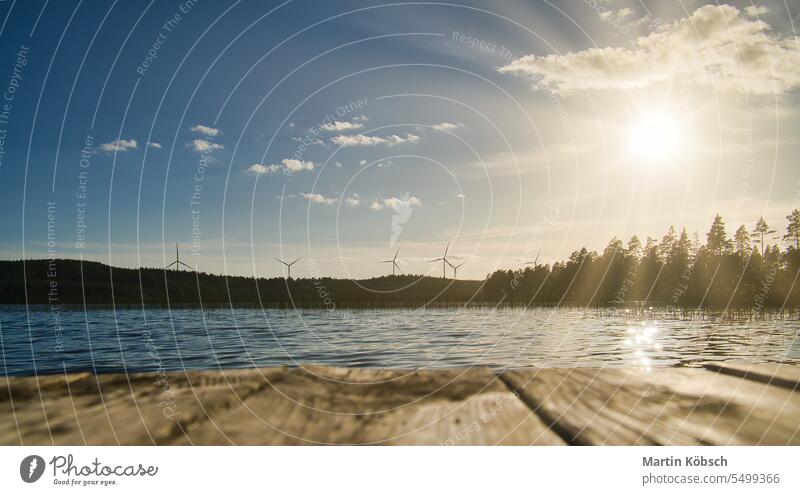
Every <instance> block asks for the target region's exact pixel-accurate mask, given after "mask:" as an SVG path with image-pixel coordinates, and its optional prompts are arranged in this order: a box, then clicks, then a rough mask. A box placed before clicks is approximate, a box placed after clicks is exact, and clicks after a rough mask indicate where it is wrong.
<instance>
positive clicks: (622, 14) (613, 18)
mask: <svg viewBox="0 0 800 495" xmlns="http://www.w3.org/2000/svg"><path fill="white" fill-rule="evenodd" d="M633 13H634V11H633V9H631V8H628V7H624V8H621V9H619V10H617V11H613V10H603V11H602V12H600V19H602V20H604V21H606V22H611V23H614V24H619V23H620V22H621V21H623V20H624V19H627V18H628V17H630V16H632V15H633Z"/></svg>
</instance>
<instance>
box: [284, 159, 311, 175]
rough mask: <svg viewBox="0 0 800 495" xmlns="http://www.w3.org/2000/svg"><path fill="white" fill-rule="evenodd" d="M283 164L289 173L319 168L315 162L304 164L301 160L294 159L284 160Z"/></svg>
mask: <svg viewBox="0 0 800 495" xmlns="http://www.w3.org/2000/svg"><path fill="white" fill-rule="evenodd" d="M281 163H282V164H283V166H284V167H285V168H286V170H287V171H289V172H300V171H302V170H314V167H316V166H317V164H316V163H314V162H304V161H301V160H295V159H294V158H284V159H283V160H281Z"/></svg>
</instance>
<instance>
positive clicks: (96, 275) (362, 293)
mask: <svg viewBox="0 0 800 495" xmlns="http://www.w3.org/2000/svg"><path fill="white" fill-rule="evenodd" d="M787 220H788V224H787V226H786V228H785V230H784V231H782V232H780V233H779V232H778V231H777V230H776V229H773V228H772V227H771V226H770V225H768V224H767V222H766V221H765V220H764V219H763V218H759V219H758V220H757V221H756V222H755V223H754V224H753V225H752V226H750V227H748V226H746V225H741V226H739V227H738V228H737V229H736V230H735V231H734V233H733V235H732V236H729V234H728V232H727V228H726V225H725V221H724V220H723V218H722V217H721V216H719V215H717V216H716V217H715V218H714V220H713V222H712V224H711V226H710V228H709V230H708V232H707V233H706V234H705V236H704V238H703V239H701V237H700V235H699V234H692V235H690V234H689V233H688V232H687V231H686V229H681V230H680V231H678V230H677V229H676V228H674V227H670V228H669V230H668V231H667V233H666V234H665V235H664V236H663V237H662V238H661V239H656V238H651V237H648V238H647V239H645V240H644V241H642V240H641V239H640V238H639V237H637V236H633V237H632V238H630V239H629V240H628V241H627V242H623V241H621V240H619V239H616V238H614V239H612V240H611V241H610V242H609V243H608V246H606V248H605V249H604V250H603V252H602V253H597V252H595V251H589V250H587V249H586V248H581V249H580V250H577V251H575V252H573V253H572V254H571V255H570V256H569V259H567V260H564V261H559V262H556V263H553V264H552V265H550V264H535V265H533V266H525V267H524V268H518V269H508V270H498V271H495V272H494V273H491V274H490V275H488V276H487V277H486V278H485V279H484V280H452V279H445V278H436V277H427V276H419V275H397V276H394V275H392V276H382V277H375V278H371V279H365V280H351V279H334V278H326V277H323V278H303V279H288V280H287V279H283V278H270V279H264V278H259V279H254V278H253V277H242V276H223V275H215V274H209V273H197V272H191V271H175V270H164V269H163V268H141V269H133V268H117V267H110V266H107V265H104V264H102V263H98V262H87V261H83V262H80V261H77V260H68V259H56V260H47V259H44V260H27V261H26V262H25V263H24V264H23V262H22V261H19V260H17V261H0V274H1V275H0V303H2V304H68V305H111V304H115V305H209V306H211V305H239V306H266V307H292V306H294V307H307V308H327V309H331V310H333V309H337V308H355V307H422V306H425V305H464V304H488V305H495V304H509V305H529V304H536V305H565V306H597V307H630V306H642V305H646V306H659V307H672V308H690V309H715V310H724V309H729V308H738V309H749V310H752V311H763V310H766V309H775V308H798V307H800V289H798V288H797V287H796V285H797V278H798V274H800V210H798V209H795V210H794V211H792V212H791V213H790V214H789V215H788V216H787ZM776 240H779V241H781V242H782V243H783V244H784V245H785V246H786V247H785V249H781V246H780V245H779V244H778V243H776V242H774V241H776Z"/></svg>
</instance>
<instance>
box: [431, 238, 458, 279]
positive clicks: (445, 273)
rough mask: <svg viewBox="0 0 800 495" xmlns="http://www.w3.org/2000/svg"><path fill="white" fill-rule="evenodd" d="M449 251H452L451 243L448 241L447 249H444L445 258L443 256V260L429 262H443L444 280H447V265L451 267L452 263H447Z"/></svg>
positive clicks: (437, 259)
mask: <svg viewBox="0 0 800 495" xmlns="http://www.w3.org/2000/svg"><path fill="white" fill-rule="evenodd" d="M449 249H450V241H447V247H445V248H444V256H442V257H441V258H436V259H435V260H430V261H429V262H428V263H435V262H437V261H441V262H442V278H447V265H450V262H449V261H447V251H448V250H449ZM450 266H453V265H450Z"/></svg>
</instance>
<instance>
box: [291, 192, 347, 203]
mask: <svg viewBox="0 0 800 495" xmlns="http://www.w3.org/2000/svg"><path fill="white" fill-rule="evenodd" d="M300 196H302V197H304V198H306V199H307V200H309V201H311V202H314V203H319V204H322V205H332V204H335V203H337V202H338V201H339V200H338V199H336V198H326V197H325V196H323V195H322V194H317V193H300Z"/></svg>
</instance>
